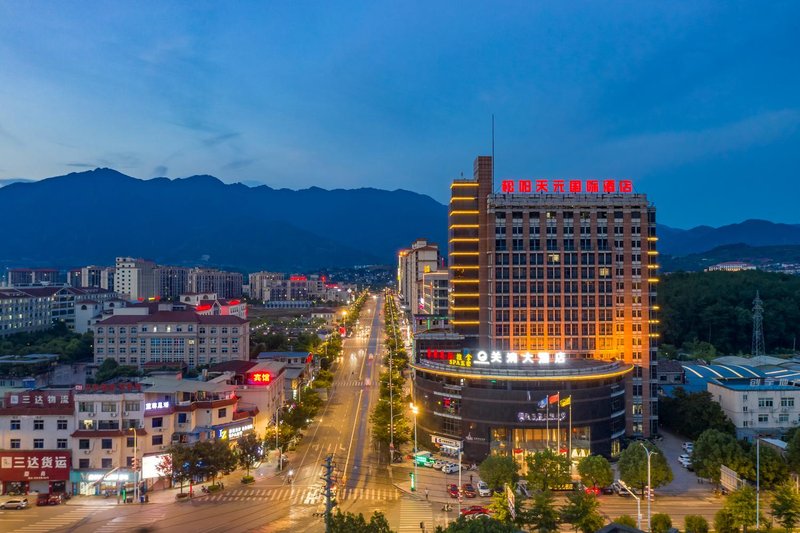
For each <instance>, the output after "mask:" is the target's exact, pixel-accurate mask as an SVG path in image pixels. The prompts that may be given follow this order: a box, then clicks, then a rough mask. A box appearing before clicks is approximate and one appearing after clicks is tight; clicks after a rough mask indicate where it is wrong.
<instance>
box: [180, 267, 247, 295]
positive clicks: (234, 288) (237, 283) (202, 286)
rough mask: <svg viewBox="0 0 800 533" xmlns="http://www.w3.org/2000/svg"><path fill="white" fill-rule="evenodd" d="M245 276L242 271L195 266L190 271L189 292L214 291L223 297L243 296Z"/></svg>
mask: <svg viewBox="0 0 800 533" xmlns="http://www.w3.org/2000/svg"><path fill="white" fill-rule="evenodd" d="M243 286H244V276H243V275H242V273H241V272H224V271H222V270H216V269H207V268H194V269H192V270H191V271H189V285H188V292H194V293H202V292H214V293H217V294H218V295H219V296H220V297H221V298H241V297H242V287H243Z"/></svg>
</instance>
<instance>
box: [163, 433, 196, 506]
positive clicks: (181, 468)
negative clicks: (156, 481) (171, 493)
mask: <svg viewBox="0 0 800 533" xmlns="http://www.w3.org/2000/svg"><path fill="white" fill-rule="evenodd" d="M167 453H168V454H169V456H170V461H169V462H170V465H171V466H172V479H173V481H174V482H176V483H178V484H180V493H181V494H183V484H184V483H186V482H187V481H189V480H191V479H192V477H193V476H194V474H195V469H194V464H195V456H194V450H193V448H192V447H190V446H183V445H181V444H173V445H172V446H170V447H169V448H168V449H167Z"/></svg>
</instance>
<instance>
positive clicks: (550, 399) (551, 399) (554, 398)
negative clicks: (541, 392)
mask: <svg viewBox="0 0 800 533" xmlns="http://www.w3.org/2000/svg"><path fill="white" fill-rule="evenodd" d="M558 394H559V393H555V394H553V395H552V396H550V397H548V399H547V403H556V402H558Z"/></svg>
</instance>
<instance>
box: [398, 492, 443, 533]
mask: <svg viewBox="0 0 800 533" xmlns="http://www.w3.org/2000/svg"><path fill="white" fill-rule="evenodd" d="M420 524H423V525H424V526H425V527H424V529H425V530H426V531H432V530H433V528H434V524H433V509H432V508H431V504H430V503H429V502H427V501H421V500H412V499H410V498H403V499H401V500H400V527H399V528H398V530H397V532H398V533H411V532H413V533H420Z"/></svg>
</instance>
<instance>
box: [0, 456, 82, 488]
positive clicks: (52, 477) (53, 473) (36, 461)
mask: <svg viewBox="0 0 800 533" xmlns="http://www.w3.org/2000/svg"><path fill="white" fill-rule="evenodd" d="M70 455H71V453H70V452H68V451H66V450H59V451H16V452H0V480H2V481H32V480H44V481H64V480H65V479H69V469H70Z"/></svg>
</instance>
